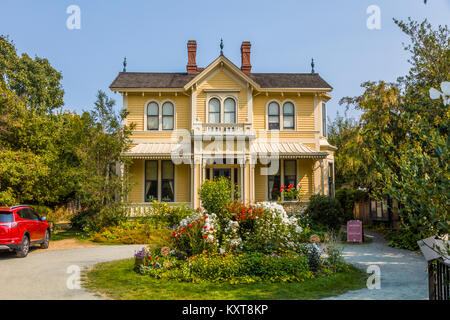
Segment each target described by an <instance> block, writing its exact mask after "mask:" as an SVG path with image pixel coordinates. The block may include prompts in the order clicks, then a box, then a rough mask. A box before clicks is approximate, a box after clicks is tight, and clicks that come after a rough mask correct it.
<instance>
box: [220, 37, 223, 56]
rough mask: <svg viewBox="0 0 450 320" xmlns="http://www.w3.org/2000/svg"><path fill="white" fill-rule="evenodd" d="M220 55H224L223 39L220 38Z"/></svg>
mask: <svg viewBox="0 0 450 320" xmlns="http://www.w3.org/2000/svg"><path fill="white" fill-rule="evenodd" d="M220 55H221V56H223V39H222V38H221V39H220Z"/></svg>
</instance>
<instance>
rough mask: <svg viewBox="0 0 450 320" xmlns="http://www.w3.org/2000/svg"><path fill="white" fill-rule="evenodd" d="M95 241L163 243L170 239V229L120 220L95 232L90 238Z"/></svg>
mask: <svg viewBox="0 0 450 320" xmlns="http://www.w3.org/2000/svg"><path fill="white" fill-rule="evenodd" d="M91 239H92V240H93V241H95V242H111V243H124V244H149V243H150V244H152V245H156V246H158V245H163V244H165V243H167V242H168V241H169V239H170V231H169V230H165V229H155V228H153V226H151V225H149V224H146V223H141V222H139V221H127V222H121V223H120V224H119V225H117V226H112V227H107V228H104V229H103V230H101V231H99V232H95V233H94V234H93V236H92V238H91Z"/></svg>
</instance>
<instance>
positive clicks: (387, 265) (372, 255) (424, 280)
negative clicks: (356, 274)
mask: <svg viewBox="0 0 450 320" xmlns="http://www.w3.org/2000/svg"><path fill="white" fill-rule="evenodd" d="M366 235H369V236H371V237H372V239H373V242H372V243H369V244H363V245H359V244H355V245H347V246H346V247H345V249H344V254H343V255H344V258H345V260H346V261H347V262H350V263H352V264H354V265H356V266H357V267H359V268H361V269H363V270H367V267H369V266H370V265H376V266H378V267H380V272H381V288H380V289H373V290H369V289H367V288H364V289H360V290H355V291H349V292H347V293H344V294H342V295H340V296H337V297H333V298H330V299H336V300H424V299H428V276H427V272H426V269H427V263H426V261H425V259H424V258H423V256H422V255H421V254H420V253H417V252H412V251H408V250H401V249H395V248H391V247H389V246H388V245H387V244H386V242H385V241H384V240H383V239H382V238H381V237H380V236H379V235H377V234H374V233H370V232H368V233H366ZM370 274H373V272H371V273H370Z"/></svg>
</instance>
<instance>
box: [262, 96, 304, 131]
mask: <svg viewBox="0 0 450 320" xmlns="http://www.w3.org/2000/svg"><path fill="white" fill-rule="evenodd" d="M272 102H276V103H278V105H279V106H280V129H278V130H277V129H269V104H271V103H272ZM286 102H290V103H292V104H293V105H294V128H293V129H284V125H283V106H284V104H285V103H286ZM297 109H298V108H297V104H296V103H295V101H294V100H292V99H285V100H283V101H282V102H280V101H279V100H276V99H272V100H269V101H268V102H267V103H266V130H267V131H297V129H298V128H297V112H298V111H297Z"/></svg>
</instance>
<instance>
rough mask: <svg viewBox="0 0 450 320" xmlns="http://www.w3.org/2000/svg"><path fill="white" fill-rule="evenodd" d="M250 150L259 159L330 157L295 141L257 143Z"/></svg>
mask: <svg viewBox="0 0 450 320" xmlns="http://www.w3.org/2000/svg"><path fill="white" fill-rule="evenodd" d="M250 150H251V152H254V153H256V154H257V156H258V158H274V157H281V158H292V159H296V158H297V159H298V158H308V159H324V158H326V157H327V156H328V153H327V152H323V151H322V152H321V151H315V150H313V149H311V148H310V147H308V146H305V145H304V144H303V143H300V142H294V141H290V142H289V141H284V142H255V143H253V144H252V146H251V148H250Z"/></svg>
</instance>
